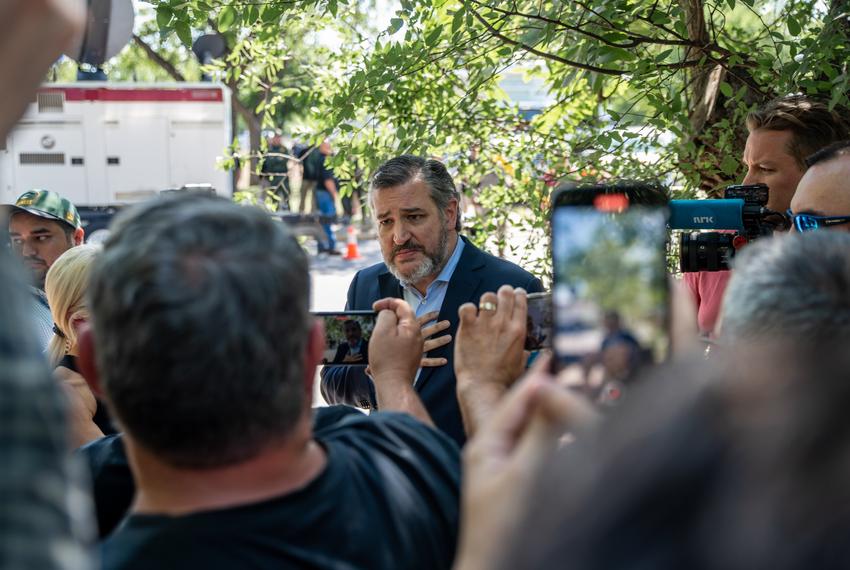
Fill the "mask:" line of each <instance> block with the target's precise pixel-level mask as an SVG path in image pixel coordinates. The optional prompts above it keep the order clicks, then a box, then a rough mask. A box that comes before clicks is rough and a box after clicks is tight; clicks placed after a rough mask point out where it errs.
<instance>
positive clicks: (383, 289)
mask: <svg viewBox="0 0 850 570" xmlns="http://www.w3.org/2000/svg"><path fill="white" fill-rule="evenodd" d="M378 290H379V291H380V293H381V296H380V299H386V298H387V297H396V298H399V299H401V298H403V297H404V295H403V294H402V292H401V283H399V282H398V279H396V278H395V277H394V276H393V274H392V273H390V272H389V270H387V271H385V272H384V273H381V274H380V275H378Z"/></svg>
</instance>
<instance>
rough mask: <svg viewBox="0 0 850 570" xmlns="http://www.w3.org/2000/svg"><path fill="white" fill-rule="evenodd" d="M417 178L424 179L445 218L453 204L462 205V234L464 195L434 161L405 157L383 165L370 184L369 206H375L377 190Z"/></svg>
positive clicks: (438, 162)
mask: <svg viewBox="0 0 850 570" xmlns="http://www.w3.org/2000/svg"><path fill="white" fill-rule="evenodd" d="M416 178H420V179H421V180H422V181H423V182H425V184H426V185H427V186H428V189H429V190H430V191H431V199H432V200H434V203H435V204H436V205H437V210H438V211H439V212H440V215H441V216H445V211H446V208H447V207H448V205H449V202H451V201H452V200H455V201H456V202H457V203H458V214H457V221H456V222H455V230H456V231H460V228H461V224H460V193H459V192H458V191H457V188H456V187H455V183H454V180H452V175H451V174H449V172H448V171H447V170H446V166H445V165H444V164H443V163H442V162H440V161H439V160H434V159H433V158H422V157H421V156H415V155H412V154H402V155H401V156H397V157H395V158H391V159H389V160H388V161H386V162H385V163H383V164H382V165H381V166H379V167H378V170H376V171H375V173H374V174H373V175H372V181H371V183H370V184H369V203H370V204H374V196H375V191H376V190H381V189H383V188H392V187H395V186H401V185H402V184H407V183H408V182H410V181H412V180H414V179H416ZM373 210H374V208H373Z"/></svg>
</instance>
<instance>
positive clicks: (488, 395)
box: [457, 378, 506, 438]
mask: <svg viewBox="0 0 850 570" xmlns="http://www.w3.org/2000/svg"><path fill="white" fill-rule="evenodd" d="M505 392H506V389H505V388H504V387H502V386H497V385H495V384H483V385H482V384H481V382H480V380H478V381H475V380H471V381H464V380H463V379H462V378H458V384H457V400H458V404H460V415H461V417H462V418H463V426H464V429H465V430H466V437H467V438H471V437H472V436H473V435H475V432H476V431H478V428H479V427H480V426H481V424H482V423H483V422H484V421H485V420H486V419H487V418H488V417H490V416H491V415H492V413H493V411H494V410H495V409H496V406H498V404H499V402H500V401H501V399H502V397H503V396H504V395H505Z"/></svg>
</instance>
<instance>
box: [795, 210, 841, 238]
mask: <svg viewBox="0 0 850 570" xmlns="http://www.w3.org/2000/svg"><path fill="white" fill-rule="evenodd" d="M787 214H788V217H789V218H791V219H792V220H793V221H794V228H796V230H797V231H798V232H811V231H814V230H818V229H820V228H828V227H831V226H840V225H841V224H847V223H850V216H815V215H814V214H795V213H793V212H792V211H791V210H790V209H789V210H788V212H787Z"/></svg>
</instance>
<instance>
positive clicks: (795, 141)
mask: <svg viewBox="0 0 850 570" xmlns="http://www.w3.org/2000/svg"><path fill="white" fill-rule="evenodd" d="M747 130H749V136H747V142H746V145H745V148H744V155H743V162H744V166H746V167H747V174H746V176H744V180H743V183H744V184H766V185H767V187H768V188H769V193H770V195H769V199H768V202H767V207H768V208H769V209H771V210H773V211H775V212H785V211H786V210H787V209H788V207H789V206H790V205H791V198H792V197H793V196H794V191H795V190H796V189H797V184H798V183H799V182H800V180H801V179H802V178H803V175H804V174H805V172H806V162H805V157H806V156H809V155H811V154H812V153H815V152H817V151H818V150H820V149H822V148H824V147H825V146H827V145H829V144H830V143H834V142H836V141H840V140H843V139H847V138H848V137H850V128H848V124H847V123H846V121H844V119H842V117H841V115H840V114H839V113H838V112H837V111H835V110H830V109H829V107H828V106H827V105H826V104H824V103H822V102H820V101H817V100H815V99H812V98H810V97H807V96H805V95H789V96H786V97H780V98H778V99H774V100H773V101H770V102H768V103H767V104H766V105H764V106H763V107H761V108H759V109H757V110H755V111H753V112H752V113H750V114H749V116H747ZM795 211H796V210H795ZM843 213H850V209H848V210H846V211H845V212H843ZM730 276H731V273H730V272H729V271H701V272H699V273H686V274H685V279H684V281H685V283H686V284H687V285H688V287H689V288H690V289H691V292H692V293H693V295H694V300H695V302H696V306H697V321H698V323H699V329H700V333H701V334H703V335H705V336H708V337H711V336H713V333H714V328H715V323H716V322H717V317H718V314H719V312H720V302H721V300H722V299H723V293H724V292H725V290H726V284H727V283H728V282H729V278H730Z"/></svg>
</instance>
